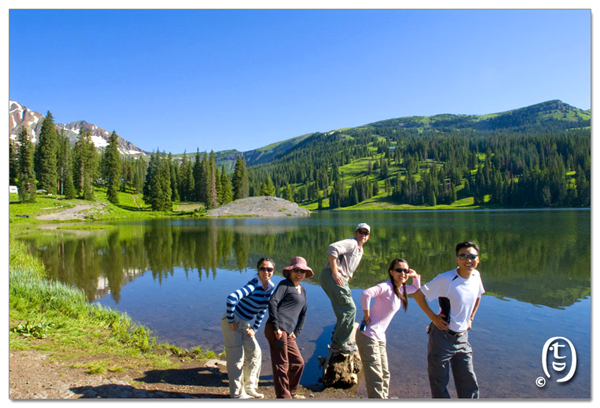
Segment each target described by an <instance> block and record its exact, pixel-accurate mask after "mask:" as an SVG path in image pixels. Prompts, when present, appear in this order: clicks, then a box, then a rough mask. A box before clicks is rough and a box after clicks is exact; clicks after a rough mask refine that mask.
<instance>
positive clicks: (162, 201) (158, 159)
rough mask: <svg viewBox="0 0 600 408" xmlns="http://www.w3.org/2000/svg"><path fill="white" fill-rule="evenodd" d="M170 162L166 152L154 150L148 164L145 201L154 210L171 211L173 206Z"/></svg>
mask: <svg viewBox="0 0 600 408" xmlns="http://www.w3.org/2000/svg"><path fill="white" fill-rule="evenodd" d="M170 173H171V172H170V164H169V161H168V160H167V157H166V154H165V153H164V152H163V153H162V155H161V154H160V153H159V152H158V149H157V152H156V154H155V153H154V152H153V153H152V155H151V156H150V162H149V164H148V172H147V174H146V183H145V185H144V201H145V202H146V203H147V204H148V205H150V207H152V211H170V210H171V209H172V208H173V202H172V201H171V174H170Z"/></svg>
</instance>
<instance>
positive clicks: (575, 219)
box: [28, 211, 591, 308]
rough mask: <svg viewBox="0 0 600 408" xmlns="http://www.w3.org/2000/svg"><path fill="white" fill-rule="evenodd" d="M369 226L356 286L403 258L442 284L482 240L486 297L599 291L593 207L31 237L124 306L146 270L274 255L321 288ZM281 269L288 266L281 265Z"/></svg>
mask: <svg viewBox="0 0 600 408" xmlns="http://www.w3.org/2000/svg"><path fill="white" fill-rule="evenodd" d="M360 221H365V222H368V223H369V224H370V225H371V227H372V235H371V238H370V240H369V242H368V243H367V244H366V245H365V255H364V257H363V260H362V263H361V265H360V267H359V270H358V272H357V273H356V274H355V278H354V279H353V280H352V282H351V286H352V287H353V288H367V287H370V286H373V285H375V284H377V283H379V282H381V281H383V280H385V279H386V274H387V273H386V271H385V268H386V266H387V264H388V263H389V260H390V259H392V258H394V257H403V258H406V259H408V260H409V262H410V265H411V267H413V268H415V269H416V270H417V271H418V272H419V273H421V275H422V276H423V281H424V282H426V281H427V280H429V279H431V278H433V277H434V276H435V275H437V274H438V273H441V272H444V271H446V270H448V269H450V268H451V267H453V265H454V255H453V247H454V244H455V243H457V242H459V241H463V240H466V239H470V240H475V241H476V242H478V244H479V245H480V247H481V249H482V254H481V258H482V262H481V265H480V270H481V271H482V276H483V280H484V285H485V287H486V291H487V293H486V294H487V295H488V296H489V295H492V296H496V297H498V298H500V299H503V298H511V299H516V300H519V301H522V302H527V303H531V304H534V305H544V306H549V307H552V308H564V307H567V306H570V305H572V304H574V303H575V302H577V301H578V300H580V299H583V298H585V297H587V296H589V295H590V270H591V264H590V213H589V211H485V212H483V211H482V212H388V213H340V214H317V215H313V216H312V217H310V218H309V219H289V220H288V219H284V220H280V219H271V220H266V219H224V220H218V219H212V220H183V221H182V220H180V219H178V220H176V221H172V220H153V221H148V222H137V223H119V224H113V227H112V228H110V229H108V230H105V231H102V232H99V233H94V234H87V235H85V236H81V234H75V233H69V232H68V231H67V230H60V233H56V234H53V235H46V234H45V235H39V236H36V237H31V238H28V241H29V242H30V243H31V251H32V252H33V253H35V254H36V255H38V256H40V257H41V259H42V260H43V262H44V264H45V265H46V268H47V270H48V272H49V274H50V276H51V277H52V278H54V279H57V280H60V281H62V282H66V283H69V284H73V285H75V286H77V287H80V288H82V289H83V290H84V291H85V293H86V295H87V297H88V299H89V300H90V301H93V300H95V299H98V298H100V297H102V296H105V295H106V294H107V293H108V292H109V293H110V294H111V296H112V298H113V299H114V300H115V302H116V303H117V304H118V303H119V301H120V292H121V289H122V288H123V286H124V285H126V284H127V283H129V282H131V281H132V280H133V279H135V278H136V277H137V276H140V275H141V274H144V273H146V272H148V273H151V274H152V277H153V279H154V280H155V281H157V282H158V283H159V284H160V283H162V282H163V281H164V280H165V279H169V278H170V277H171V276H173V273H174V270H175V268H183V269H184V270H185V271H186V274H187V273H189V271H192V270H197V271H198V272H199V273H198V274H197V275H195V276H197V277H198V279H199V280H202V279H204V278H211V279H214V278H216V274H217V270H218V269H227V270H237V271H240V272H244V271H246V269H247V268H248V267H250V268H252V267H253V266H254V265H255V264H256V261H257V260H258V259H259V258H260V257H262V256H265V255H268V256H270V257H272V258H274V259H275V261H276V263H277V265H278V266H281V265H285V264H286V263H287V262H288V261H289V259H290V258H291V257H292V256H294V255H301V256H303V257H305V258H306V259H307V261H308V263H309V265H311V266H312V267H313V269H314V270H315V277H314V278H312V279H310V280H307V282H306V283H307V284H311V283H313V284H316V282H318V279H319V276H318V275H319V273H320V270H321V268H322V266H323V265H324V264H325V262H326V256H325V251H326V249H327V246H328V245H329V244H330V243H331V242H334V241H337V240H339V239H342V238H345V237H349V236H351V235H352V230H353V227H354V226H355V225H356V224H357V223H358V222H360ZM278 269H281V268H278Z"/></svg>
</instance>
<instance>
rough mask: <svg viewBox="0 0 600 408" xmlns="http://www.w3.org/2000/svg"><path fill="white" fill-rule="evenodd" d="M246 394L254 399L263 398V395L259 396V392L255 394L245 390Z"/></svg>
mask: <svg viewBox="0 0 600 408" xmlns="http://www.w3.org/2000/svg"><path fill="white" fill-rule="evenodd" d="M246 393H247V394H248V395H249V396H251V397H254V398H264V397H265V394H261V393H260V392H257V391H256V390H254V389H250V390H246Z"/></svg>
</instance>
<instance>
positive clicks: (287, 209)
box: [207, 196, 310, 217]
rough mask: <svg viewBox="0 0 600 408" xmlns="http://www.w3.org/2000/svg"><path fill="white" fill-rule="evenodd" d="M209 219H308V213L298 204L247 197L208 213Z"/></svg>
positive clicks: (275, 198) (275, 199)
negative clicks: (227, 217) (242, 217)
mask: <svg viewBox="0 0 600 408" xmlns="http://www.w3.org/2000/svg"><path fill="white" fill-rule="evenodd" d="M207 215H209V216H211V217H223V216H236V215H239V216H242V215H246V216H252V217H309V216H310V211H308V210H305V209H304V208H300V207H298V204H296V203H292V202H290V201H287V200H284V199H283V198H277V197H268V196H267V197H249V198H242V199H240V200H235V201H233V202H231V203H229V204H226V205H224V206H222V207H219V208H215V209H213V210H210V211H208V213H207Z"/></svg>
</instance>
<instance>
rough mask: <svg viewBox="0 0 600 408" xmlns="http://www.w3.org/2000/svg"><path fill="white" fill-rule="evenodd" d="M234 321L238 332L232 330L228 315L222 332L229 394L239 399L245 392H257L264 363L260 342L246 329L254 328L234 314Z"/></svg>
mask: <svg viewBox="0 0 600 408" xmlns="http://www.w3.org/2000/svg"><path fill="white" fill-rule="evenodd" d="M234 320H235V321H236V322H237V324H238V329H237V330H236V331H233V330H231V326H230V325H229V321H228V320H227V316H226V315H223V318H222V319H221V330H222V331H223V341H224V342H225V354H226V356H227V375H228V376H229V393H230V395H231V397H232V398H235V397H239V396H240V394H243V393H244V392H245V390H250V389H253V390H256V387H258V378H259V376H260V369H261V363H262V353H261V350H260V346H259V345H258V341H256V334H254V336H253V337H250V336H248V333H246V329H249V328H251V327H252V326H251V325H250V323H248V322H246V321H244V320H242V319H240V317H239V316H238V315H236V314H234Z"/></svg>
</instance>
